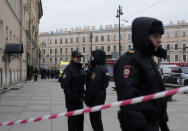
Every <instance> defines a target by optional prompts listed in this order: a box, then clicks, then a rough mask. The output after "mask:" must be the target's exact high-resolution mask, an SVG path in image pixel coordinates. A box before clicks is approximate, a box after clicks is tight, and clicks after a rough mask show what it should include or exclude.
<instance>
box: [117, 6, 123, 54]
mask: <svg viewBox="0 0 188 131" xmlns="http://www.w3.org/2000/svg"><path fill="white" fill-rule="evenodd" d="M121 15H123V12H122V6H120V5H119V9H117V15H116V17H117V18H119V57H120V56H121V50H120V45H121V43H120V41H121V39H120V36H121V35H120V26H121V25H120V17H121Z"/></svg>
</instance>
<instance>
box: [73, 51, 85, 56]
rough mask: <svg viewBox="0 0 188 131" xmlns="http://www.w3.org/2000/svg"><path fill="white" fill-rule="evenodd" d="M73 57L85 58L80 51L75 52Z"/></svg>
mask: <svg viewBox="0 0 188 131" xmlns="http://www.w3.org/2000/svg"><path fill="white" fill-rule="evenodd" d="M71 56H72V57H83V55H81V53H80V52H78V51H73V52H72V55H71Z"/></svg>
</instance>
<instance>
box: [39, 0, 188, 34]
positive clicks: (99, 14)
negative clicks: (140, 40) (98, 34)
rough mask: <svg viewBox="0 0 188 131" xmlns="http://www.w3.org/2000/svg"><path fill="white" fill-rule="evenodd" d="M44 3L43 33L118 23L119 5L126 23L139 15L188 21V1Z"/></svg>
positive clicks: (59, 0)
mask: <svg viewBox="0 0 188 131" xmlns="http://www.w3.org/2000/svg"><path fill="white" fill-rule="evenodd" d="M42 4H43V17H42V18H41V20H40V32H46V31H47V32H48V31H55V30H56V29H61V28H62V29H64V28H68V29H70V28H74V27H84V26H99V25H110V24H112V25H113V24H118V19H117V18H116V14H117V9H118V6H119V5H121V6H122V9H123V13H124V14H123V15H122V16H121V23H122V24H124V25H131V22H132V20H133V19H134V18H136V17H139V16H150V17H155V18H158V19H160V20H162V21H163V22H164V24H168V23H169V21H173V22H177V21H182V20H185V21H187V22H188V6H187V5H188V0H42ZM125 21H128V22H125Z"/></svg>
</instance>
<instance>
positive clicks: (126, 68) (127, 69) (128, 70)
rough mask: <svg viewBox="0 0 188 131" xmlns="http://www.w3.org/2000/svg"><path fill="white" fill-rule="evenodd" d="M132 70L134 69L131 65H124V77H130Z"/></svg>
mask: <svg viewBox="0 0 188 131" xmlns="http://www.w3.org/2000/svg"><path fill="white" fill-rule="evenodd" d="M131 70H132V67H131V66H124V67H123V77H124V78H129V77H130V75H131Z"/></svg>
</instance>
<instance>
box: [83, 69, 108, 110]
mask: <svg viewBox="0 0 188 131" xmlns="http://www.w3.org/2000/svg"><path fill="white" fill-rule="evenodd" d="M108 83H109V78H108V70H107V68H106V67H105V66H104V65H96V66H95V67H94V68H90V69H89V70H88V72H87V77H86V94H85V103H86V105H88V106H90V107H91V106H96V105H101V104H104V103H105V99H106V88H107V87H108Z"/></svg>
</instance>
